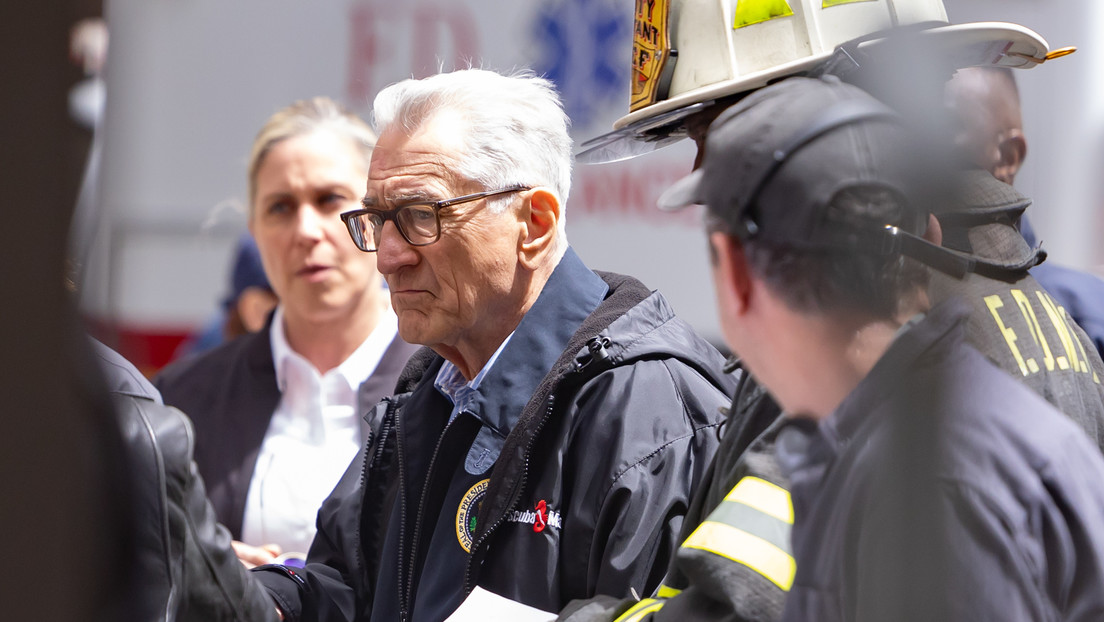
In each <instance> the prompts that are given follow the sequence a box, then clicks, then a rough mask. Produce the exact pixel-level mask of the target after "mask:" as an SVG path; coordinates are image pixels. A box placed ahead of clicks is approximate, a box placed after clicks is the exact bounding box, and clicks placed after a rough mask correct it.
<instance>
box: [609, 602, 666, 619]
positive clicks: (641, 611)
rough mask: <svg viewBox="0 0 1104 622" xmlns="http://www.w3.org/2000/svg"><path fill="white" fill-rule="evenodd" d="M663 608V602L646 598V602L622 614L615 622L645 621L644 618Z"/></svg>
mask: <svg viewBox="0 0 1104 622" xmlns="http://www.w3.org/2000/svg"><path fill="white" fill-rule="evenodd" d="M662 608H663V601H662V600H656V599H654V598H645V599H644V600H642V601H640V602H638V603H636V604H635V605H633V606H632V607H629V610H628V611H626V612H625V613H623V614H621V617H619V618H617V619H616V620H614V621H613V622H639V621H640V620H643V619H644V616H647V615H650V614H653V613H655V612H657V611H659V610H660V609H662Z"/></svg>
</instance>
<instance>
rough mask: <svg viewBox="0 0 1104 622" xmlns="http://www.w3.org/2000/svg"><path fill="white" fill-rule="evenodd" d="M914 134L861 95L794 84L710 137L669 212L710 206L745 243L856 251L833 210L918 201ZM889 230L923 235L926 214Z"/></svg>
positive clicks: (750, 100)
mask: <svg viewBox="0 0 1104 622" xmlns="http://www.w3.org/2000/svg"><path fill="white" fill-rule="evenodd" d="M907 141H908V132H907V130H906V129H905V127H904V124H903V122H902V120H901V118H900V117H899V115H897V114H896V113H895V112H893V111H892V110H891V109H889V108H888V107H887V106H886V105H884V104H882V103H881V102H879V101H878V100H876V99H874V98H873V97H872V96H871V95H869V94H867V93H866V92H864V91H862V90H861V89H859V88H857V87H854V86H851V85H848V84H844V83H842V82H840V81H839V80H837V79H835V78H833V77H831V76H825V77H823V78H818V79H814V78H789V79H786V80H783V81H781V82H778V83H776V84H774V85H772V86H769V87H766V88H764V89H762V90H760V91H757V92H755V93H753V94H751V95H749V96H748V97H747V98H745V99H744V100H742V101H741V102H739V103H737V104H736V105H734V106H733V107H732V108H730V109H728V110H726V111H725V112H724V113H723V114H722V115H721V116H720V117H718V118H717V119H716V121H714V122H713V124H712V125H711V126H710V128H709V132H708V134H707V138H706V142H705V154H704V159H703V160H702V166H701V168H699V169H698V170H696V171H694V172H693V173H691V174H690V175H689V176H687V177H686V178H684V179H682V180H680V181H678V182H677V183H676V184H675V185H674V186H672V187H671V188H669V189H668V190H667V191H666V192H664V193H663V195H662V196H661V197H660V199H659V206H660V208H661V209H666V210H672V209H679V208H681V207H684V206H686V205H691V204H701V205H706V206H707V207H708V209H709V211H710V212H711V213H712V215H713V216H715V217H717V218H719V219H721V220H722V221H724V222H725V223H726V224H728V225H729V230H730V231H731V232H732V233H733V234H735V235H737V236H739V237H741V238H744V239H748V238H753V237H754V238H756V239H765V240H773V241H776V242H783V243H786V244H791V245H794V246H799V247H805V248H844V249H847V250H850V249H854V248H855V246H856V244H858V243H859V242H860V240H859V239H858V238H857V237H856V235H854V233H856V231H855V228H854V226H853V225H854V223H847V222H842V221H840V220H839V219H838V218H834V217H833V215H832V214H831V213H830V210H829V209H828V205H829V204H830V203H831V201H832V200H833V198H834V197H835V196H837V195H838V194H839V193H841V192H850V191H854V190H855V189H858V188H862V189H864V191H865V192H890V193H893V194H894V195H895V196H896V198H898V199H899V203H904V199H906V198H912V197H914V193H913V190H914V184H915V177H916V175H915V173H916V171H915V170H914V166H910V163H909V153H908V151H909V143H908V142H907ZM887 216H888V217H887V221H886V222H884V223H876V224H875V226H874V227H873V228H871V227H870V225H869V223H868V224H867V227H865V228H864V229H865V230H866V231H868V232H869V231H874V233H876V234H877V233H880V230H881V229H883V228H884V225H896V226H899V227H901V228H903V229H905V230H907V231H909V232H919V231H922V229H923V226H924V223H925V222H926V220H927V215H926V213H924V212H922V211H921V210H915V213H912V210H910V211H909V212H907V213H905V212H900V213H897V214H895V215H887Z"/></svg>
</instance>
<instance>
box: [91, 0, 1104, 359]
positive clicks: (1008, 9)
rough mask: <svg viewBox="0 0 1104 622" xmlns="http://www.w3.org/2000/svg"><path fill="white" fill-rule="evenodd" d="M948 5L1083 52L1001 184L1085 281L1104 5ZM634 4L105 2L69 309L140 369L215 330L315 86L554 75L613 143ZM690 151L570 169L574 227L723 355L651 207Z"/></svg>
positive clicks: (684, 251)
mask: <svg viewBox="0 0 1104 622" xmlns="http://www.w3.org/2000/svg"><path fill="white" fill-rule="evenodd" d="M945 4H946V6H947V11H948V14H949V17H950V20H951V21H952V22H955V23H960V22H966V21H993V20H1000V21H1012V22H1016V23H1019V24H1022V25H1025V26H1027V27H1029V28H1032V29H1034V30H1036V31H1037V32H1039V33H1040V34H1042V35H1043V37H1044V38H1046V39H1047V41H1048V42H1049V43H1050V47H1051V48H1056V47H1061V46H1067V45H1076V46H1077V47H1078V48H1079V51H1078V52H1077V53H1076V54H1074V55H1072V56H1070V57H1067V58H1064V59H1062V60H1059V61H1054V62H1052V63H1047V64H1046V65H1044V66H1042V67H1039V68H1036V69H1032V70H1029V71H1020V72H1017V73H1016V76H1017V78H1018V80H1019V85H1020V89H1021V96H1022V99H1023V108H1024V125H1025V132H1026V135H1027V140H1028V156H1027V162H1026V165H1025V167H1024V169H1023V172H1022V173H1021V174H1020V175H1019V177H1018V178H1017V183H1016V185H1017V186H1018V187H1019V188H1020V190H1021V191H1023V192H1024V193H1026V194H1027V195H1029V196H1031V197H1033V198H1034V199H1035V205H1034V207H1032V208H1031V211H1030V212H1029V214H1032V216H1033V218H1032V220H1033V224H1034V226H1035V229H1036V231H1037V233H1038V235H1039V237H1040V238H1041V239H1042V240H1043V242H1044V243H1045V246H1046V248H1047V249H1048V250H1049V251H1050V257H1051V259H1052V260H1055V261H1057V262H1060V263H1063V264H1066V265H1071V266H1074V267H1079V268H1085V269H1089V270H1090V271H1093V272H1097V273H1100V272H1101V271H1100V270H1099V269H1098V268H1099V266H1100V265H1101V264H1102V263H1104V249H1102V248H1101V247H1100V245H1099V244H1097V243H1096V241H1097V240H1098V239H1100V234H1101V230H1102V217H1101V214H1102V213H1104V192H1102V190H1104V181H1102V179H1104V175H1102V174H1101V173H1104V158H1102V153H1104V134H1102V123H1101V120H1102V117H1104V92H1102V91H1104V86H1102V85H1101V81H1100V80H1099V79H1096V78H1097V77H1098V76H1100V75H1104V51H1102V50H1101V44H1100V37H1099V32H1100V31H1101V29H1102V27H1104V6H1101V5H1102V3H1100V2H1096V1H1093V0H945ZM632 11H633V3H632V2H630V1H629V0H545V1H543V2H529V1H521V2H519V1H517V0H448V1H445V0H406V1H404V2H395V1H394V0H328V1H326V2H319V3H303V2H299V1H293V0H236V1H235V2H231V3H226V2H216V1H215V0H107V1H106V2H105V3H104V6H103V16H104V22H103V24H106V28H105V29H104V30H103V31H102V32H100V31H97V30H96V26H95V25H93V26H90V28H91V30H90V31H89V32H90V34H88V35H86V36H87V37H88V45H89V46H91V47H90V48H89V49H90V51H91V52H92V54H91V58H92V59H93V62H92V63H91V64H90V65H89V64H87V63H86V64H85V67H84V69H85V77H86V79H85V80H83V81H81V82H80V83H79V84H78V85H77V86H76V87H75V88H74V90H73V91H72V92H71V93H70V98H71V101H70V109H71V111H72V113H73V115H74V117H75V118H78V119H80V122H81V123H84V124H86V126H87V127H89V128H94V134H93V135H94V138H93V140H92V143H93V145H94V146H93V150H92V152H93V155H92V159H91V162H90V167H89V169H88V170H89V174H88V175H86V178H85V180H84V183H83V185H82V192H81V199H80V208H79V209H78V211H77V215H76V219H75V223H74V232H75V237H74V244H73V248H74V254H75V255H76V256H77V257H78V259H79V265H78V267H77V271H76V272H77V280H78V281H79V283H80V290H81V291H80V304H81V307H82V312H83V314H84V315H85V317H86V318H88V319H89V320H90V321H91V322H92V325H93V326H94V327H95V330H96V332H97V334H99V335H100V336H101V338H102V339H103V340H104V341H106V342H108V343H109V344H110V345H114V346H115V347H116V348H117V349H119V350H121V351H122V353H123V354H124V355H126V356H128V357H129V358H130V359H131V360H133V361H134V362H135V363H136V364H138V365H139V366H140V367H141V368H142V369H143V370H144V371H147V372H150V373H152V372H153V371H155V370H156V369H158V368H159V367H161V366H162V365H164V364H165V363H166V362H167V361H168V360H169V359H170V358H171V357H172V356H173V355H174V353H175V352H176V351H177V348H178V347H179V344H180V343H181V342H182V341H183V340H185V339H186V338H187V337H188V336H189V335H191V334H193V333H194V332H195V331H197V330H198V329H200V327H201V326H202V325H203V324H204V323H205V322H207V321H209V319H210V318H211V315H212V313H214V312H215V311H216V310H217V309H218V306H219V302H220V300H221V299H222V298H223V297H224V296H225V295H226V293H227V288H228V284H227V283H228V276H227V275H228V272H229V269H230V263H231V256H232V253H233V250H234V244H235V241H236V240H237V238H238V236H239V235H240V234H241V233H242V232H243V231H244V230H245V226H246V225H245V209H244V207H245V206H244V203H245V196H246V170H245V167H246V160H247V156H248V148H249V145H250V143H251V141H252V139H253V135H254V133H255V132H256V131H257V129H258V128H259V127H260V125H261V123H262V122H263V121H264V120H265V119H266V118H267V117H268V116H269V115H270V114H271V113H273V112H274V111H276V110H277V109H279V108H281V107H283V106H285V105H286V104H288V103H290V102H292V101H294V100H296V99H300V98H304V97H309V96H313V95H328V96H331V97H334V98H335V99H338V100H340V101H342V102H344V103H345V104H346V105H347V106H349V107H350V108H352V109H353V110H355V111H358V112H360V113H362V114H364V115H367V114H368V113H369V109H370V103H371V100H372V97H373V96H374V94H375V93H376V92H377V91H378V90H379V89H380V88H382V87H384V86H386V85H388V84H390V83H392V82H395V81H398V80H401V79H403V78H407V77H412V76H413V77H422V76H426V75H428V74H430V73H433V72H435V71H438V70H441V69H444V70H449V69H453V68H457V67H466V66H469V65H472V66H481V67H485V68H490V69H497V70H510V69H513V68H520V67H530V68H532V69H533V70H534V71H536V72H537V73H539V74H543V75H546V76H547V77H549V78H551V79H552V80H554V81H555V82H556V83H557V84H558V86H559V88H560V90H561V92H562V94H563V97H564V100H565V102H566V107H567V112H568V114H569V115H570V116H571V118H572V120H573V124H574V126H573V135H574V137H575V140H576V142H577V143H580V142H583V141H585V140H586V139H589V138H592V137H594V136H597V135H599V134H602V133H605V132H607V131H609V130H610V129H611V128H612V123H613V122H614V121H615V120H616V119H617V118H619V117H621V116H623V115H624V114H625V113H626V112H627V107H628V87H629V55H630V48H631V35H632V32H631V29H632V26H631V25H632ZM101 39H102V40H101ZM107 41H109V45H106V51H104V50H103V49H101V48H98V47H96V46H101V45H103V44H105V43H106V42H107ZM97 52H100V53H102V59H101V60H102V66H101V64H100V63H97V62H95V54H96V53H97ZM692 159H693V146H692V145H690V144H688V141H684V142H682V143H679V144H677V145H675V146H672V147H669V148H667V149H664V150H661V151H658V152H655V153H652V154H649V155H647V156H643V157H640V158H637V159H635V160H631V161H627V162H622V163H616V164H604V165H589V166H584V165H580V166H579V167H577V169H576V173H575V179H574V186H573V190H572V193H571V197H570V199H569V201H568V210H567V222H568V234H569V239H570V240H571V242H572V244H573V245H574V246H575V248H576V250H577V251H578V252H579V254H580V255H581V256H582V257H583V258H584V260H586V261H587V263H588V264H589V265H590V266H591V267H593V268H596V269H604V270H613V271H618V272H625V273H629V274H632V275H634V276H637V277H639V278H640V279H641V280H643V281H644V282H645V283H646V284H648V285H649V286H651V287H654V288H658V289H660V290H662V291H663V292H664V293H665V294H666V295H667V296H668V298H670V299H671V301H672V303H673V304H674V306H675V308H676V311H677V312H678V313H679V314H680V315H682V316H683V317H684V318H686V319H687V320H688V321H690V322H691V323H692V324H693V325H695V326H696V327H697V328H698V329H699V330H701V331H702V332H703V333H704V334H705V335H706V336H707V337H709V338H711V339H713V340H714V341H716V342H719V341H720V338H719V337H720V333H719V328H718V325H717V322H716V319H715V313H714V303H713V297H712V287H711V285H710V283H709V281H708V270H707V258H706V253H705V244H704V238H703V236H702V234H701V232H700V228H699V225H698V222H697V217H696V216H695V215H694V214H680V215H670V214H663V213H660V212H658V211H656V210H655V209H654V207H653V206H654V202H655V198H656V196H657V195H658V194H659V192H660V191H661V190H662V189H663V188H664V187H665V186H666V185H667V184H669V183H670V182H672V181H673V180H675V179H677V178H679V177H681V176H682V175H684V174H685V173H686V172H687V171H688V170H689V166H690V162H691V161H692Z"/></svg>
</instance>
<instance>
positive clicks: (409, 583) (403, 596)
mask: <svg viewBox="0 0 1104 622" xmlns="http://www.w3.org/2000/svg"><path fill="white" fill-rule="evenodd" d="M462 414H463V413H457V415H456V417H453V418H452V420H450V421H449V422H448V423H446V424H445V428H444V429H443V430H441V434H440V436H438V437H437V445H436V446H435V447H434V448H433V455H432V456H431V457H430V459H429V468H428V469H426V477H425V483H424V484H423V485H422V494H421V498H420V499H419V500H418V513H417V514H415V516H414V518H415V521H414V525H415V530H414V538H413V540H412V542H411V543H410V568H409V572H408V573H407V578H406V581H405V584H404V581H403V572H402V559H403V556H402V554H401V552H400V554H399V556H398V557H399V619H400V620H401V622H406V620H407V619H408V618H409V614H410V610H411V608H413V606H414V603H413V602H412V600H413V599H412V596H413V593H412V592H413V590H412V588H413V586H414V566H415V565H416V564H417V562H418V540H419V539H420V536H421V529H419V528H418V526H419V525H421V523H422V514H423V513H424V511H425V501H426V494H427V492H428V491H429V485H428V484H429V481H430V479H431V478H432V477H433V467H434V466H435V465H436V464H437V455H438V454H439V453H440V452H441V443H443V442H444V440H445V435H446V434H448V429H449V427H450V426H451V425H452V422H453V421H456V418H457V417H459V416H460V415H462ZM397 440H398V441H399V443H398V447H399V455H398V460H399V464H400V465H405V464H406V462H405V461H404V460H403V454H402V435H401V434H400V435H399V436H398V437H397ZM405 471H406V469H405V468H400V469H399V490H400V494H401V496H402V506H401V507H402V519H403V520H402V522H401V523H399V542H400V543H405V542H406V537H405V533H404V531H405V530H406V484H405V482H404V477H403V474H404V473H405Z"/></svg>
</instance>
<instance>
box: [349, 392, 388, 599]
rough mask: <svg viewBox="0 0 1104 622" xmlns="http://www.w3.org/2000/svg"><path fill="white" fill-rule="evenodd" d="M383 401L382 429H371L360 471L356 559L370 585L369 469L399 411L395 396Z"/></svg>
mask: <svg viewBox="0 0 1104 622" xmlns="http://www.w3.org/2000/svg"><path fill="white" fill-rule="evenodd" d="M383 401H385V402H387V407H386V409H387V410H386V413H385V414H384V416H383V417H382V418H381V420H380V429H379V430H378V431H376V430H372V429H369V430H368V438H367V439H365V443H364V465H363V467H362V469H361V472H360V489H361V490H362V491H363V492H364V496H362V497H361V502H360V503H361V510H360V512H361V515H360V520H359V521H358V522H359V523H360V527H361V528H359V529H357V530H356V537H355V542H356V546H355V547H354V548H355V549H356V561H357V563H358V564H359V568H360V572H361V574H362V575H363V579H364V584H365V585H369V578H370V577H369V574H368V562H367V560H366V559H365V558H364V548H363V547H364V543H363V540H362V529H363V525H364V507H366V506H365V503H366V502H368V501H369V500H368V498H367V496H368V471H369V469H371V468H372V467H373V466H378V464H379V462H380V460H381V459H382V456H383V451H384V446H385V445H386V444H387V439H388V437H389V436H390V435H391V428H393V427H394V426H395V422H394V416H395V413H396V412H397V411H398V400H396V399H395V398H394V397H385V398H383ZM373 438H375V439H376V440H377V444H376V451H375V453H374V454H369V453H368V452H369V450H370V449H371V448H372V439H373Z"/></svg>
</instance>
